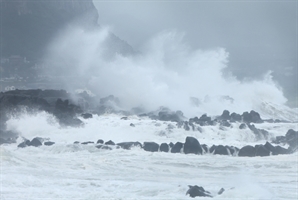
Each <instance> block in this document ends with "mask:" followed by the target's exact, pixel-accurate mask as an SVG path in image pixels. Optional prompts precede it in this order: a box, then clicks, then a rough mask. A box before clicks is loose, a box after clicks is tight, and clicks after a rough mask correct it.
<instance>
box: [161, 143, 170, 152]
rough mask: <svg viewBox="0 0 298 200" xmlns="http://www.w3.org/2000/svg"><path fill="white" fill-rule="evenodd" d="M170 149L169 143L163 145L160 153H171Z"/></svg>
mask: <svg viewBox="0 0 298 200" xmlns="http://www.w3.org/2000/svg"><path fill="white" fill-rule="evenodd" d="M169 150H170V148H169V145H168V144H167V143H161V145H160V147H159V151H161V152H169Z"/></svg>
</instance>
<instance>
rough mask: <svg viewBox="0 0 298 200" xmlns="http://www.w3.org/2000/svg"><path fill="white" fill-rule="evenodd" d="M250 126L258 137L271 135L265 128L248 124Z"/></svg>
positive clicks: (264, 137)
mask: <svg viewBox="0 0 298 200" xmlns="http://www.w3.org/2000/svg"><path fill="white" fill-rule="evenodd" d="M247 126H248V128H249V129H250V130H251V131H252V132H253V133H254V134H255V136H256V139H258V140H260V139H267V138H268V136H269V132H268V131H266V130H264V129H257V128H256V127H255V125H253V124H252V125H250V124H247Z"/></svg>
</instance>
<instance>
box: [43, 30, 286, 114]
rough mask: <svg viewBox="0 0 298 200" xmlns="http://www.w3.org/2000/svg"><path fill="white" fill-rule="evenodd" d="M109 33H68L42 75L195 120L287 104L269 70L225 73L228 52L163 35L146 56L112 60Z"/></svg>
mask: <svg viewBox="0 0 298 200" xmlns="http://www.w3.org/2000/svg"><path fill="white" fill-rule="evenodd" d="M109 33H110V30H109V28H108V27H102V28H100V29H98V30H90V31H86V30H83V29H81V28H79V27H71V28H67V29H65V30H64V31H63V32H61V33H60V34H59V36H57V37H56V39H55V40H54V41H53V42H52V43H51V45H50V46H49V48H48V52H47V54H46V55H45V58H44V60H46V61H47V65H48V68H45V70H44V71H43V74H44V75H50V76H52V77H55V78H56V81H60V82H61V83H62V85H63V87H64V88H65V89H67V90H69V91H75V90H77V89H86V90H90V91H91V92H92V93H93V94H95V95H96V96H97V98H98V99H99V98H102V97H106V96H108V95H114V96H116V97H118V98H119V99H120V102H121V105H120V107H121V109H125V110H129V109H131V108H133V107H141V108H143V109H144V110H145V111H153V110H156V109H158V108H159V107H160V106H165V107H168V108H170V109H171V110H181V111H183V112H184V114H185V115H186V116H189V117H190V116H195V115H198V114H202V113H208V114H220V113H221V112H222V111H223V110H224V109H229V110H230V111H233V112H238V113H241V112H244V111H247V110H251V109H252V108H253V109H256V110H260V107H261V106H262V103H264V102H272V103H275V104H284V103H285V102H286V101H287V99H286V98H285V97H284V96H283V93H282V90H281V89H280V87H279V86H278V84H276V83H275V82H274V81H273V80H272V75H271V72H270V71H268V72H266V73H264V74H263V78H262V80H250V81H248V80H246V81H239V80H238V79H237V78H236V77H235V76H234V75H232V74H231V73H224V70H225V69H226V68H227V67H228V64H229V53H228V52H227V51H226V50H225V49H224V48H221V47H217V48H211V49H208V50H206V49H204V50H202V49H193V48H191V46H190V45H189V44H188V43H187V42H186V41H185V34H184V33H180V32H177V31H162V32H160V33H158V34H156V35H155V36H154V37H152V38H151V39H149V40H148V41H146V42H144V44H143V45H142V46H141V47H140V49H141V52H142V53H139V54H134V55H130V56H123V55H121V54H118V53H114V54H112V55H111V54H109V53H108V52H109V51H108V46H109V44H108V43H107V42H106V40H107V37H108V35H109Z"/></svg>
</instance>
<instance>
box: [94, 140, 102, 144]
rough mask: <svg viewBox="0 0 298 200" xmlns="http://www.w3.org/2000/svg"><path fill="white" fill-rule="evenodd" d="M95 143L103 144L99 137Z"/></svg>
mask: <svg viewBox="0 0 298 200" xmlns="http://www.w3.org/2000/svg"><path fill="white" fill-rule="evenodd" d="M96 143H97V144H103V143H104V141H103V140H102V139H99V140H97V142H96Z"/></svg>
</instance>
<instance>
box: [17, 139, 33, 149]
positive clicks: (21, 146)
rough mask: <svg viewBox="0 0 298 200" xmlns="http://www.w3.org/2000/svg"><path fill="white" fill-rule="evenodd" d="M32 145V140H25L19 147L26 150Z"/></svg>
mask: <svg viewBox="0 0 298 200" xmlns="http://www.w3.org/2000/svg"><path fill="white" fill-rule="evenodd" d="M29 145H30V140H25V141H24V142H22V143H20V144H19V145H18V147H20V148H24V147H27V146H29Z"/></svg>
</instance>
